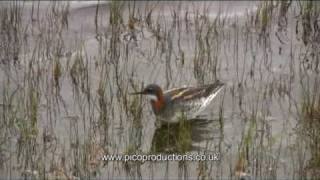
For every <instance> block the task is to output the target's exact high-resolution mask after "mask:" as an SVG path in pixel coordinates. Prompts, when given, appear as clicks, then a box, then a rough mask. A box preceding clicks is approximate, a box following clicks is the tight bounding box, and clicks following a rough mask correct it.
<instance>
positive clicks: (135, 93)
mask: <svg viewBox="0 0 320 180" xmlns="http://www.w3.org/2000/svg"><path fill="white" fill-rule="evenodd" d="M139 94H145V93H144V92H143V91H141V92H134V93H130V95H139Z"/></svg>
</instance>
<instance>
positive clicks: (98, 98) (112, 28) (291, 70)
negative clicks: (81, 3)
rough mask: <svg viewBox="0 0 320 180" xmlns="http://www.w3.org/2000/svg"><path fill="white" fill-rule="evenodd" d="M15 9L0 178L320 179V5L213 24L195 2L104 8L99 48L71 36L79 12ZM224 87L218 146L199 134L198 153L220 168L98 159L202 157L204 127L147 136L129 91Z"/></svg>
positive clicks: (7, 42) (9, 14)
mask: <svg viewBox="0 0 320 180" xmlns="http://www.w3.org/2000/svg"><path fill="white" fill-rule="evenodd" d="M21 3H22V2H17V1H15V2H11V3H9V6H6V7H2V6H1V10H0V20H1V26H0V40H1V42H0V45H1V48H0V73H1V76H0V82H1V86H0V92H1V97H0V100H1V101H0V112H1V114H0V122H1V123H0V161H1V162H0V167H3V168H0V169H1V171H0V172H1V173H0V176H1V177H3V178H11V177H12V178H15V177H25V178H28V177H30V178H39V179H46V178H49V179H50V178H67V179H73V178H84V179H86V178H92V177H94V178H95V177H110V178H114V177H117V175H120V176H122V177H130V178H145V177H150V176H151V178H159V177H160V178H161V177H167V178H168V177H169V172H171V173H172V172H173V173H174V174H177V176H178V177H180V178H185V179H187V178H189V177H191V176H192V177H195V176H197V177H198V178H204V179H205V178H214V177H216V178H224V177H233V176H235V175H237V176H240V177H243V176H250V177H252V178H254V179H256V178H263V177H266V178H270V179H275V178H277V177H278V176H279V177H292V178H296V177H304V176H305V175H306V176H307V177H309V176H310V177H318V175H319V167H320V160H319V157H320V154H319V149H320V147H319V140H320V136H319V129H320V126H319V124H320V120H319V117H320V116H319V115H320V109H319V107H320V106H319V104H320V98H319V93H318V92H319V87H318V85H317V84H319V79H318V73H319V42H320V40H319V39H320V38H319V37H320V36H319V34H320V33H319V4H318V2H313V1H301V2H291V1H281V2H261V3H260V5H259V6H258V7H257V10H256V11H252V12H248V13H247V14H245V15H243V16H242V17H237V16H234V17H232V18H230V17H228V16H227V15H224V12H223V10H220V9H219V11H218V13H217V15H216V16H215V17H214V18H213V17H212V14H210V13H211V12H210V11H211V9H210V7H206V6H203V7H202V6H200V5H199V4H197V3H195V4H187V5H188V7H189V8H186V9H185V10H184V5H185V4H184V3H182V2H173V4H172V5H173V6H172V8H169V10H168V11H165V10H164V9H165V7H164V6H163V5H165V3H160V2H159V3H150V4H149V3H145V4H143V3H142V2H122V1H112V2H110V3H109V4H108V5H106V6H102V5H101V4H100V3H99V4H98V5H97V6H96V9H95V13H93V16H94V18H93V20H92V21H93V22H92V26H95V30H94V32H93V34H95V38H96V40H97V42H96V44H95V45H94V47H90V46H91V44H89V43H88V41H87V39H86V37H85V38H83V36H86V34H85V32H83V34H82V32H80V33H79V34H76V35H74V39H72V38H70V39H71V40H70V39H69V38H68V37H69V35H70V31H71V30H70V28H73V27H72V25H71V24H73V25H74V23H73V22H70V20H69V17H70V16H71V15H72V13H75V11H73V10H72V8H71V7H70V5H69V3H66V4H63V3H60V2H51V3H49V5H48V7H47V9H46V10H45V11H44V10H42V11H41V8H40V4H41V3H40V2H32V8H31V10H30V9H29V11H30V12H29V11H27V10H26V9H24V8H26V7H24V6H23V4H21ZM141 3H142V4H143V6H144V7H143V6H142V5H141ZM104 11H105V14H103V12H104ZM25 14H27V16H26V15H25ZM29 16H30V17H29ZM27 17H29V18H30V19H28V18H27ZM243 22H244V23H243ZM294 27H295V28H296V29H295V32H294V31H292V29H294ZM71 36H72V35H71ZM301 40H302V41H301ZM300 41H301V42H300ZM88 44H89V45H88ZM294 44H296V45H294ZM289 49H290V51H289ZM92 52H93V53H92ZM275 52H278V53H275ZM92 54H94V55H92ZM216 79H223V80H224V81H226V83H227V84H228V86H226V90H225V91H224V94H223V99H222V101H221V103H220V104H218V103H217V104H218V106H219V107H218V112H217V113H216V112H212V114H215V113H216V114H217V116H218V117H217V121H218V122H219V123H218V125H217V126H219V128H218V129H219V135H220V136H219V137H218V138H216V139H218V140H217V141H216V140H215V138H207V139H204V138H202V137H201V138H200V139H201V142H202V143H203V144H204V147H202V148H200V150H199V152H204V153H210V152H212V151H214V150H217V149H218V150H219V152H220V153H221V154H222V156H221V157H222V160H221V162H220V163H216V164H215V163H211V162H195V163H193V162H191V163H189V162H179V163H178V164H177V166H176V167H175V165H174V163H171V162H166V163H163V164H161V165H159V166H161V167H162V168H163V167H165V168H163V169H165V170H163V171H161V172H160V171H159V172H157V170H156V171H155V170H154V169H153V168H154V166H153V165H152V163H149V162H148V163H145V164H143V163H140V162H127V163H124V162H102V161H100V159H99V158H100V157H101V156H102V155H103V154H106V153H108V154H113V153H114V154H137V153H138V154H150V153H152V154H153V153H179V154H184V153H188V152H194V151H196V150H195V149H194V146H193V145H194V142H195V139H194V136H195V134H194V131H193V130H192V129H193V128H194V126H197V127H198V125H194V124H192V123H189V122H188V121H187V120H186V119H185V117H183V116H182V117H181V119H180V121H179V123H177V124H170V125H164V126H163V127H161V128H159V129H153V130H154V131H155V132H154V133H153V134H152V133H150V132H149V131H148V130H150V129H152V128H154V127H153V126H154V122H153V121H154V119H155V117H154V116H153V114H152V112H151V109H150V107H149V104H148V103H147V101H146V100H145V99H144V98H143V97H140V96H130V95H129V93H131V92H134V91H138V90H140V89H142V88H143V87H144V86H145V85H146V84H147V83H151V82H152V83H157V84H160V85H161V86H162V87H163V88H164V89H169V88H171V87H176V86H181V85H182V84H192V85H200V84H206V83H208V82H212V81H214V80H216ZM314 79H315V80H314ZM298 81H300V83H299V82H298ZM299 90H301V91H302V93H301V94H297V93H296V92H297V91H299ZM288 104H289V105H288ZM278 105H279V106H280V107H281V108H282V109H281V110H280V111H282V112H278V111H279V110H278V109H277V107H278ZM291 106H293V107H296V109H294V108H292V107H291ZM210 108H211V107H210ZM210 108H209V109H208V111H210V112H211V111H213V110H212V109H210ZM288 109H289V110H288ZM279 114H281V115H279ZM270 119H276V120H275V122H274V121H272V120H270ZM295 120H296V121H297V127H298V128H297V130H296V129H294V128H292V127H291V125H292V124H294V123H295ZM150 121H151V122H150ZM279 122H280V123H279ZM150 124H152V127H151V126H150ZM230 126H231V130H230ZM280 126H282V127H281V128H282V129H281V128H280V130H279V127H280ZM199 127H206V124H205V125H202V126H199ZM228 128H229V129H228ZM213 131H214V128H209V129H208V128H207V129H205V130H203V131H201V132H202V133H204V132H206V133H205V134H209V133H212V132H213ZM146 132H148V133H146ZM149 133H150V134H149ZM289 134H294V137H293V139H296V141H299V140H304V141H305V142H304V143H300V144H299V142H292V141H295V140H292V139H290V138H291V135H289ZM288 139H289V140H288ZM286 140H288V142H287V143H285V141H286ZM146 143H150V144H151V148H150V149H149V150H146V149H145V147H146V146H144V145H145V144H146ZM295 143H298V144H299V146H296V147H294V148H291V149H290V152H292V153H291V154H290V155H288V156H290V157H289V159H290V160H292V162H298V163H291V161H289V160H288V157H287V154H286V152H287V151H289V150H288V147H291V145H292V144H295ZM228 144H229V145H228ZM230 144H231V145H230ZM304 145H306V147H308V148H307V150H305V149H304ZM197 150H198V149H197ZM291 150H292V151H291ZM308 157H310V158H308ZM307 158H308V159H307ZM283 159H285V160H283ZM229 160H231V161H229ZM306 162H307V163H306ZM150 164H151V165H150ZM283 164H285V165H283ZM155 166H158V165H155ZM287 166H288V167H287ZM142 167H143V168H147V169H148V168H150V172H149V171H145V170H143V168H142ZM194 167H197V168H196V170H195V171H192V170H191V169H193V168H194ZM226 167H227V168H226ZM229 167H230V169H229ZM189 170H191V171H190V172H196V175H195V174H190V173H188V172H189ZM295 170H297V171H296V172H298V173H296V172H295ZM148 173H149V174H148ZM153 173H157V177H155V176H154V174H153ZM146 174H148V175H146ZM159 174H160V175H159ZM288 174H289V175H288ZM162 175H163V176H162Z"/></svg>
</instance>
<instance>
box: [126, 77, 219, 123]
mask: <svg viewBox="0 0 320 180" xmlns="http://www.w3.org/2000/svg"><path fill="white" fill-rule="evenodd" d="M224 85H225V84H224V83H223V82H221V81H220V80H216V81H215V82H214V83H211V84H207V85H201V86H197V87H180V88H173V89H169V90H166V91H163V90H162V89H161V87H160V86H159V85H157V84H149V85H147V86H146V87H145V88H144V89H143V90H142V91H141V92H134V93H131V94H132V95H145V96H148V97H149V99H150V103H151V106H152V110H153V112H154V114H155V116H156V119H157V120H159V121H160V124H161V122H164V123H177V122H179V117H181V116H182V115H183V116H185V117H186V118H187V119H192V118H196V117H197V116H198V115H199V113H200V112H202V111H203V110H204V109H205V108H206V107H207V106H208V105H209V104H210V103H211V102H212V100H213V99H214V98H215V97H216V96H217V94H218V93H219V92H220V91H221V89H222V88H223V87H224ZM160 126H161V125H160Z"/></svg>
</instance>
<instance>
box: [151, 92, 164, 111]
mask: <svg viewBox="0 0 320 180" xmlns="http://www.w3.org/2000/svg"><path fill="white" fill-rule="evenodd" d="M164 103H165V102H164V97H163V94H162V92H161V93H158V94H157V95H156V99H153V100H151V104H152V107H153V111H154V112H155V113H156V114H158V113H159V112H160V111H161V109H162V108H163V106H164Z"/></svg>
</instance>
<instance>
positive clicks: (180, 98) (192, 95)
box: [166, 81, 223, 115]
mask: <svg viewBox="0 0 320 180" xmlns="http://www.w3.org/2000/svg"><path fill="white" fill-rule="evenodd" d="M222 87H223V83H221V82H219V81H217V82H215V83H213V84H208V85H203V86H200V87H186V88H176V89H173V90H170V91H167V92H166V93H168V92H169V94H168V95H170V96H169V97H170V100H171V101H173V102H175V103H176V104H178V105H179V106H181V107H182V108H183V109H184V110H186V111H190V110H192V109H193V110H196V112H192V113H193V114H194V115H198V114H199V113H200V112H201V111H203V110H204V109H205V107H206V106H207V105H208V104H209V103H210V102H211V101H212V100H213V99H214V98H215V97H216V96H217V94H218V93H219V91H220V90H221V89H222Z"/></svg>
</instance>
